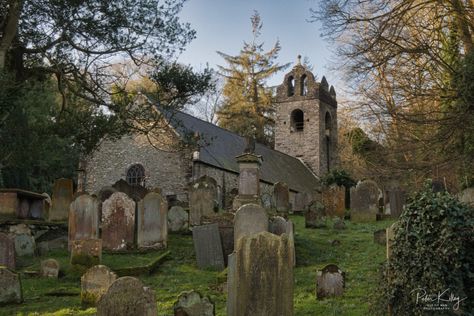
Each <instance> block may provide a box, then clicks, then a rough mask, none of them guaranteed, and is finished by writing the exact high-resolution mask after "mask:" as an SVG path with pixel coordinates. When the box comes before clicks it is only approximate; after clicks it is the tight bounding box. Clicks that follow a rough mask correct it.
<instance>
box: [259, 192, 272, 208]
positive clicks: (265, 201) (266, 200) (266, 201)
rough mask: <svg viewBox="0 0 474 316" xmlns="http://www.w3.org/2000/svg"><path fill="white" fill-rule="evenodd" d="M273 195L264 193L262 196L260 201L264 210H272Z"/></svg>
mask: <svg viewBox="0 0 474 316" xmlns="http://www.w3.org/2000/svg"><path fill="white" fill-rule="evenodd" d="M272 199H273V197H272V195H271V194H268V193H263V194H262V196H261V197H260V200H261V201H262V206H263V207H264V208H272Z"/></svg>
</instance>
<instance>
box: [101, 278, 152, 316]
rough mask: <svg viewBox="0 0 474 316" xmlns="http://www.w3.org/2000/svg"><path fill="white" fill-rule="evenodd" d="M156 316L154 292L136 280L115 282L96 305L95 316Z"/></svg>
mask: <svg viewBox="0 0 474 316" xmlns="http://www.w3.org/2000/svg"><path fill="white" fill-rule="evenodd" d="M130 315H140V316H156V315H158V310H157V307H156V299H155V293H154V291H153V290H152V289H151V288H149V287H145V286H143V283H142V282H141V281H140V280H138V279H137V278H133V277H128V276H126V277H121V278H118V279H117V280H115V282H114V283H112V285H111V286H110V287H109V289H108V290H107V292H106V293H105V294H104V295H102V297H101V298H100V299H99V302H98V303H97V316H130Z"/></svg>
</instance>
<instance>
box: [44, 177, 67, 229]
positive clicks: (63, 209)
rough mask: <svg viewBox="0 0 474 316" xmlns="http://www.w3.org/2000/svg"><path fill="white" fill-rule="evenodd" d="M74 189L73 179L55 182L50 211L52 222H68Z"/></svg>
mask: <svg viewBox="0 0 474 316" xmlns="http://www.w3.org/2000/svg"><path fill="white" fill-rule="evenodd" d="M72 195H73V187H72V180H71V179H64V178H61V179H57V180H56V181H54V188H53V197H52V200H51V203H52V205H51V208H50V209H49V220H50V221H64V220H67V217H68V214H69V205H70V204H71V202H72Z"/></svg>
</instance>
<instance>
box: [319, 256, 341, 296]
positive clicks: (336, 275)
mask: <svg viewBox="0 0 474 316" xmlns="http://www.w3.org/2000/svg"><path fill="white" fill-rule="evenodd" d="M343 293H344V272H342V271H341V270H340V269H339V268H338V266H336V265H335V264H329V265H327V266H325V267H324V268H323V269H322V270H321V271H318V273H317V277H316V296H317V297H318V299H321V298H325V297H330V296H341V295H342V294H343Z"/></svg>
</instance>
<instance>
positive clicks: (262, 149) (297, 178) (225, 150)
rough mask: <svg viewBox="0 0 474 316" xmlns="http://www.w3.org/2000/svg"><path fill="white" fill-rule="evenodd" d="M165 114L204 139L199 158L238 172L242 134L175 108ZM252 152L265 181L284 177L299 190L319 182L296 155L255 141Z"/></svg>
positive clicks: (185, 130) (184, 134)
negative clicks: (237, 157)
mask: <svg viewBox="0 0 474 316" xmlns="http://www.w3.org/2000/svg"><path fill="white" fill-rule="evenodd" d="M166 116H168V120H169V122H170V124H171V125H172V126H173V128H174V129H175V130H176V131H177V132H178V133H179V134H180V135H181V136H182V137H189V136H190V135H194V134H195V133H196V132H197V133H199V136H200V139H201V140H203V142H202V147H201V148H200V153H199V161H201V162H203V163H205V164H208V165H211V166H214V167H217V168H221V169H225V170H228V171H231V172H235V173H239V166H238V164H237V161H236V159H235V157H236V156H238V155H241V154H242V153H243V152H244V149H245V146H246V140H245V138H243V137H241V136H239V135H237V134H235V133H232V132H230V131H228V130H226V129H223V128H221V127H219V126H216V125H214V124H211V123H208V122H206V121H203V120H201V119H198V118H196V117H194V116H192V115H190V114H186V113H183V112H180V111H175V112H173V114H171V115H169V114H168V115H166ZM255 154H257V155H261V156H262V158H263V163H262V166H261V180H263V181H265V182H268V183H272V184H274V183H276V182H279V181H283V182H285V183H287V184H288V186H289V188H290V189H291V190H293V191H298V192H303V191H306V192H312V191H313V190H314V188H315V187H316V186H317V185H318V179H317V177H316V176H315V175H314V174H313V173H312V172H311V171H310V170H309V169H308V168H307V167H306V166H305V164H304V163H303V162H302V161H300V160H299V159H297V158H295V157H292V156H289V155H287V154H284V153H282V152H279V151H277V150H273V149H270V148H268V147H267V146H265V145H262V144H259V143H257V144H255Z"/></svg>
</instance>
